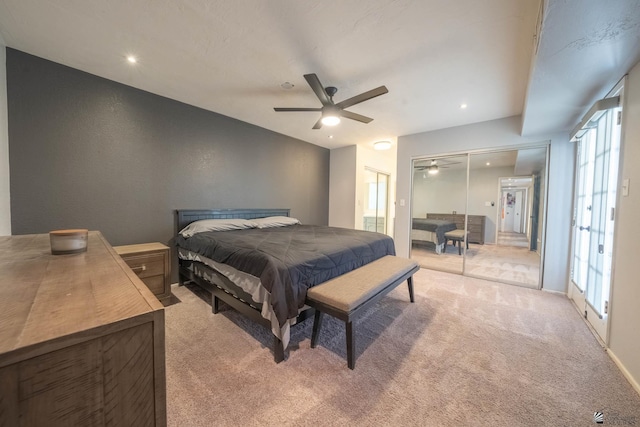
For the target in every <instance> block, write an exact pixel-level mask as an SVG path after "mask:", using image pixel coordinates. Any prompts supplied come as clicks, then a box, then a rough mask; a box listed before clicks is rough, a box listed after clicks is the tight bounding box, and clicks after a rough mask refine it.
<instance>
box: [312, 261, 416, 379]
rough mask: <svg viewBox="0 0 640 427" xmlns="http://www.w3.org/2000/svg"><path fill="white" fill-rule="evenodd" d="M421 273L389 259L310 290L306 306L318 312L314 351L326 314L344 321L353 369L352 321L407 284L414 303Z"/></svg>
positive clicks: (412, 264) (410, 265)
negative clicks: (416, 275)
mask: <svg viewBox="0 0 640 427" xmlns="http://www.w3.org/2000/svg"><path fill="white" fill-rule="evenodd" d="M419 269H420V267H419V266H418V264H417V263H415V262H414V261H411V260H409V259H406V258H398V257H396V256H392V255H387V256H385V257H383V258H380V259H377V260H376V261H373V262H371V263H369V264H365V265H363V266H362V267H360V268H357V269H355V270H352V271H350V272H348V273H345V274H343V275H342V276H338V277H335V278H333V279H331V280H329V281H327V282H325V283H322V284H320V285H317V286H314V287H312V288H309V290H308V291H307V300H306V303H307V305H309V306H311V307H313V308H315V309H316V313H315V318H314V323H313V333H312V336H311V347H312V348H313V347H315V346H316V344H317V342H318V335H319V334H320V327H321V324H322V314H323V313H327V314H330V315H332V316H334V317H337V318H338V319H341V320H344V322H345V323H346V337H347V365H348V366H349V368H350V369H353V368H354V367H355V364H356V358H355V354H354V352H355V335H354V331H353V321H354V320H356V319H357V318H358V316H360V315H361V314H362V313H363V312H364V311H365V310H366V309H368V308H369V307H371V306H372V305H373V304H375V303H376V302H377V301H378V300H380V299H381V298H382V297H383V296H385V295H386V294H388V293H389V292H390V291H392V290H393V289H394V288H395V287H396V286H398V285H399V284H400V283H402V282H404V281H405V280H406V281H407V284H408V286H409V299H410V300H411V302H413V301H414V298H413V282H412V276H413V274H414V273H415V272H416V271H418V270H419Z"/></svg>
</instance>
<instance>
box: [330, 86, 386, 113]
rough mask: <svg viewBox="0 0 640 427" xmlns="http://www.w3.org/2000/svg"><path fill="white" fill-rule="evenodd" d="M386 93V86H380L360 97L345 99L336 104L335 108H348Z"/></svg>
mask: <svg viewBox="0 0 640 427" xmlns="http://www.w3.org/2000/svg"><path fill="white" fill-rule="evenodd" d="M388 92H389V90H388V89H387V87H386V86H380V87H377V88H375V89H371V90H369V91H367V92H364V93H361V94H360V95H356V96H354V97H352V98H349V99H345V100H344V101H342V102H338V103H337V104H336V106H337V107H339V108H349V107H351V106H352V105H356V104H359V103H361V102H364V101H367V100H369V99H371V98H375V97H376V96H380V95H384V94H385V93H388Z"/></svg>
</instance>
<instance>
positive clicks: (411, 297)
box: [407, 277, 414, 302]
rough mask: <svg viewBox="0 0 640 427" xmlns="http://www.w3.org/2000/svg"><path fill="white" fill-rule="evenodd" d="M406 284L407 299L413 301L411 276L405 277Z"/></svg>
mask: <svg viewBox="0 0 640 427" xmlns="http://www.w3.org/2000/svg"><path fill="white" fill-rule="evenodd" d="M407 285H408V286H409V300H411V302H414V299H413V277H409V278H408V279H407Z"/></svg>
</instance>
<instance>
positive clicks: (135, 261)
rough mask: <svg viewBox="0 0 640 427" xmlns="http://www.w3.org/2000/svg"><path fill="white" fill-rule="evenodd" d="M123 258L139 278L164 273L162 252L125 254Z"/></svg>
mask: <svg viewBox="0 0 640 427" xmlns="http://www.w3.org/2000/svg"><path fill="white" fill-rule="evenodd" d="M123 259H124V262H126V263H127V265H128V266H129V267H131V269H132V270H133V272H134V273H136V274H137V275H138V277H140V278H141V279H144V278H146V277H152V276H162V275H164V254H161V253H158V254H147V255H138V256H127V257H123Z"/></svg>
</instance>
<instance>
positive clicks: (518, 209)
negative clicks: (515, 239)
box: [513, 190, 524, 233]
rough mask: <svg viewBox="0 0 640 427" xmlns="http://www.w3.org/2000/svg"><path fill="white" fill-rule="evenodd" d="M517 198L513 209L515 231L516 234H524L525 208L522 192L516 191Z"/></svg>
mask: <svg viewBox="0 0 640 427" xmlns="http://www.w3.org/2000/svg"><path fill="white" fill-rule="evenodd" d="M515 197H516V201H515V205H514V207H513V215H514V217H513V231H514V232H515V233H522V218H523V215H522V208H523V207H524V204H523V200H522V199H523V194H522V190H518V191H516V193H515Z"/></svg>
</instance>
